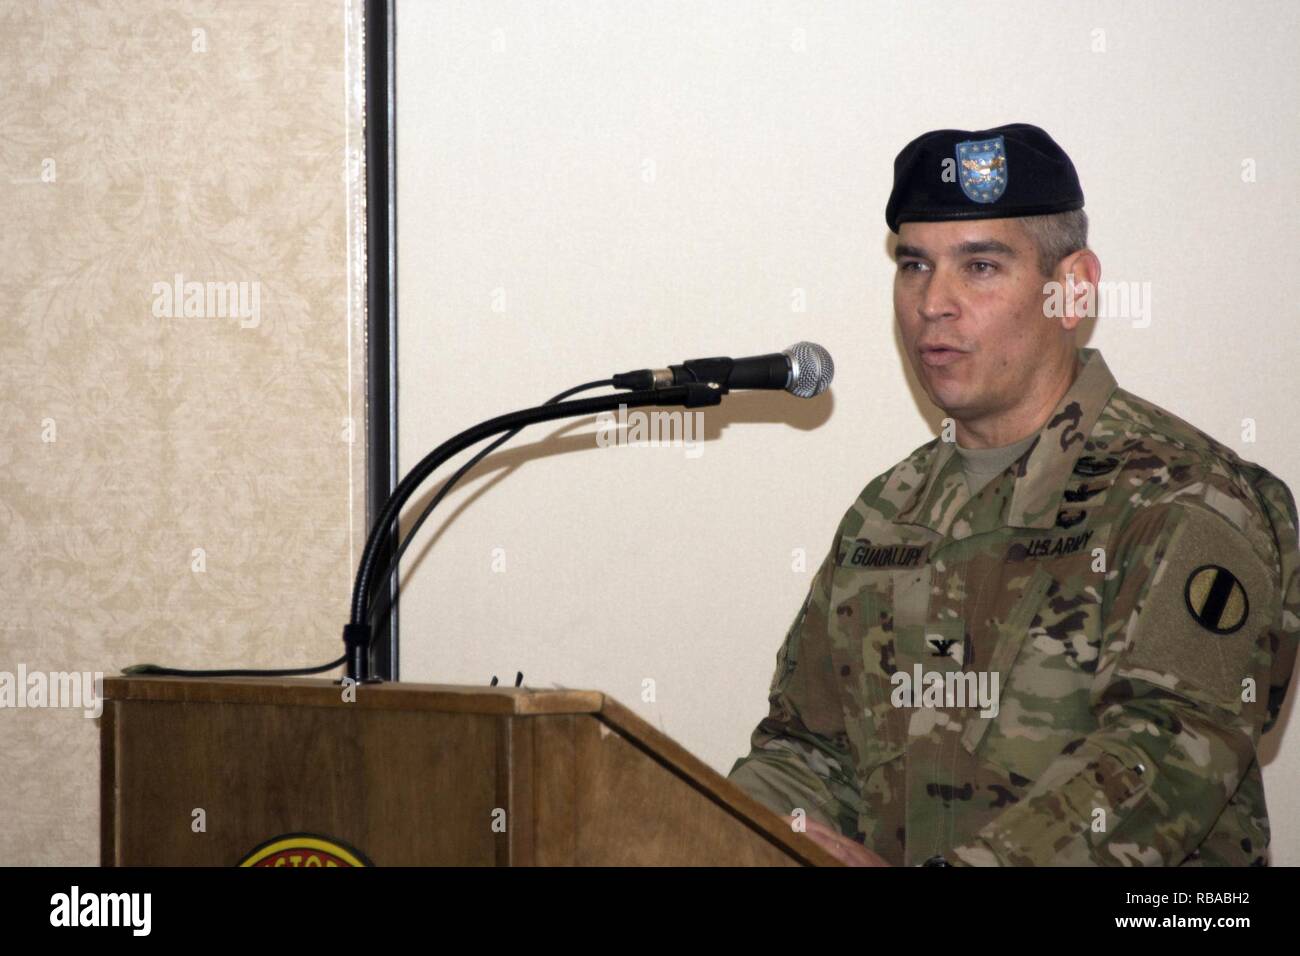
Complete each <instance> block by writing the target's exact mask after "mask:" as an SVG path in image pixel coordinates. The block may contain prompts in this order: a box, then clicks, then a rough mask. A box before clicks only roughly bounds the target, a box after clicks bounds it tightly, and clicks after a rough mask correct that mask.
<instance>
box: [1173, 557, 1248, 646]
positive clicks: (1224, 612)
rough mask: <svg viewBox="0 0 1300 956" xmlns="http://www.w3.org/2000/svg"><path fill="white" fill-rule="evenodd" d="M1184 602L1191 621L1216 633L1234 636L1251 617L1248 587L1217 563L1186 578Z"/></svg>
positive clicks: (1199, 569) (1197, 570) (1203, 567)
mask: <svg viewBox="0 0 1300 956" xmlns="http://www.w3.org/2000/svg"><path fill="white" fill-rule="evenodd" d="M1183 600H1184V601H1186V602H1187V610H1189V611H1190V612H1191V614H1192V619H1193V620H1194V621H1196V623H1197V624H1199V625H1201V627H1203V628H1205V629H1206V630H1207V631H1211V632H1213V633H1215V634H1231V633H1232V632H1233V631H1235V630H1237V629H1238V628H1240V627H1241V625H1243V624H1245V623H1246V618H1247V617H1248V616H1249V614H1250V598H1249V597H1248V596H1247V594H1246V588H1245V586H1244V585H1243V584H1242V583H1241V582H1240V581H1239V580H1237V577H1236V575H1234V574H1233V573H1232V572H1231V571H1229V570H1228V569H1227V568H1225V567H1221V566H1220V565H1217V564H1203V565H1201V566H1200V567H1199V568H1195V569H1194V570H1193V571H1192V573H1191V574H1189V575H1187V584H1186V585H1185V586H1184V587H1183Z"/></svg>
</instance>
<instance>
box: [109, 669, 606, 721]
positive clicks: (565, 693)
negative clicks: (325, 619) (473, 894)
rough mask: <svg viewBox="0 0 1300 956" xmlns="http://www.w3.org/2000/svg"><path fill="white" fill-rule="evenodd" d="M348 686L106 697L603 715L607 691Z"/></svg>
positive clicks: (166, 680)
mask: <svg viewBox="0 0 1300 956" xmlns="http://www.w3.org/2000/svg"><path fill="white" fill-rule="evenodd" d="M348 690H349V695H348V696H351V698H352V699H351V700H347V699H345V694H344V691H345V688H344V687H343V685H342V684H340V683H338V682H337V681H332V680H328V679H322V678H263V677H223V678H209V677H106V678H104V699H105V700H119V701H127V700H152V701H182V702H186V701H193V702H198V701H203V702H207V703H229V704H295V705H297V706H301V707H332V706H340V707H360V708H365V709H376V710H432V711H441V712H444V713H446V712H462V713H471V714H501V715H518V716H528V715H533V714H598V713H600V712H601V711H602V710H603V709H604V708H605V703H606V698H605V695H604V694H602V693H600V692H599V691H593V690H569V689H567V688H565V689H549V688H532V687H474V686H468V685H464V684H407V683H402V682H391V683H387V682H386V683H376V684H357V685H354V686H353V687H351V688H348Z"/></svg>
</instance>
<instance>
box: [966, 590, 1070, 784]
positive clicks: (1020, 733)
mask: <svg viewBox="0 0 1300 956" xmlns="http://www.w3.org/2000/svg"><path fill="white" fill-rule="evenodd" d="M1053 580H1054V579H1053V577H1052V575H1051V574H1050V573H1049V572H1048V571H1047V570H1046V569H1045V568H1044V567H1043V566H1041V565H1040V566H1038V567H1036V568H1035V569H1034V573H1033V574H1032V575H1031V576H1030V579H1029V582H1028V583H1027V584H1026V585H1025V590H1024V592H1023V593H1022V594H1021V596H1020V599H1019V600H1018V601H1017V602H1016V604H1015V606H1014V607H1013V608H1012V609H1011V612H1010V613H1009V614H1008V615H1007V619H1006V620H1005V621H1004V622H1003V623H1002V624H1001V626H1000V627H999V628H998V631H997V639H996V642H995V644H994V647H993V653H992V654H991V655H990V657H989V660H988V664H987V665H986V667H987V670H988V672H989V686H990V687H992V686H993V681H994V679H995V678H996V692H995V693H993V694H992V699H993V700H994V701H995V702H996V705H997V709H996V713H994V714H991V715H989V716H981V714H980V712H979V711H972V712H971V716H970V717H969V718H967V722H966V726H965V727H964V728H963V730H962V735H961V743H962V746H963V747H964V748H965V749H966V750H967V752H969V753H971V754H973V755H975V756H976V757H977V758H978V759H980V760H981V761H987V762H988V763H991V764H993V765H995V766H997V767H999V768H1001V769H1002V770H1004V771H1008V772H1010V773H1013V774H1015V775H1016V776H1018V777H1021V778H1024V779H1025V780H1034V779H1036V778H1037V777H1038V776H1039V774H1040V773H1041V772H1042V770H1043V769H1044V768H1045V767H1046V766H1047V765H1048V764H1049V763H1050V762H1051V761H1052V760H1054V759H1055V758H1056V756H1057V755H1058V754H1059V753H1060V752H1061V749H1062V748H1063V747H1064V746H1065V744H1066V743H1068V742H1069V740H1070V739H1072V737H1074V736H1078V733H1077V731H1071V730H1064V729H1058V728H1057V727H1054V726H1051V722H1050V721H1044V720H1042V719H1041V716H1035V715H1036V714H1038V715H1041V711H1042V708H1043V706H1044V704H1045V702H1044V700H1043V698H1042V696H1041V695H1040V694H1039V693H1038V690H1039V689H1038V688H1035V687H1034V686H1033V683H1032V680H1027V679H1026V675H1027V674H1028V673H1029V671H1030V670H1032V668H1031V667H1029V666H1028V665H1029V664H1031V663H1032V662H1031V661H1030V660H1029V658H1030V657H1031V656H1032V655H1033V654H1034V651H1033V650H1032V648H1031V649H1029V650H1028V651H1027V650H1026V646H1025V645H1026V642H1027V640H1028V631H1029V626H1030V624H1031V623H1032V622H1033V620H1034V617H1035V615H1036V614H1037V613H1038V611H1039V609H1040V608H1041V607H1042V605H1043V601H1044V600H1045V599H1046V597H1047V592H1048V590H1049V589H1050V588H1051V586H1052V584H1053ZM1049 706H1050V705H1049Z"/></svg>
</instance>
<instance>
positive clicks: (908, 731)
mask: <svg viewBox="0 0 1300 956" xmlns="http://www.w3.org/2000/svg"><path fill="white" fill-rule="evenodd" d="M949 158H951V159H953V160H955V162H954V163H953V164H952V165H953V166H954V167H955V168H956V171H957V172H958V174H959V176H958V178H957V180H956V181H953V180H952V179H951V178H949V177H948V176H947V175H946V174H945V173H944V170H945V169H948V168H949V166H948V164H947V163H945V162H944V160H946V159H949ZM1082 205H1083V196H1082V192H1081V190H1080V189H1079V185H1078V180H1077V177H1076V175H1075V172H1074V168H1073V166H1072V164H1071V163H1070V161H1069V158H1068V157H1067V156H1066V155H1065V153H1064V152H1063V151H1061V150H1060V148H1059V147H1058V146H1057V145H1056V144H1055V143H1054V142H1053V141H1052V140H1051V138H1050V137H1049V136H1048V135H1047V134H1046V133H1045V132H1043V131H1042V130H1040V129H1038V128H1036V127H1032V126H1027V125H1024V124H1017V125H1014V126H1007V127H1000V128H998V129H995V130H985V131H977V132H967V131H959V130H940V131H936V132H934V133H927V134H925V135H924V136H921V137H918V139H917V140H914V141H913V142H912V143H911V144H909V145H908V147H906V148H905V149H904V150H903V152H902V153H901V154H900V155H899V157H898V161H897V162H896V164H895V183H894V191H893V194H892V196H891V198H890V203H889V207H888V209H887V212H886V219H887V221H888V224H889V226H890V229H891V230H893V231H895V232H897V233H898V234H899V236H898V247H897V251H896V257H897V260H898V273H897V278H896V280H895V288H894V300H895V312H896V317H897V320H898V323H899V328H900V332H901V333H902V338H903V341H904V345H905V350H906V352H907V354H908V358H909V360H910V361H911V362H912V364H913V367H914V368H915V369H916V373H917V376H918V378H919V379H920V380H921V382H922V385H923V386H924V387H925V389H926V391H927V393H928V394H929V396H930V397H931V399H932V400H933V401H934V402H935V403H936V404H937V405H938V406H939V407H941V408H942V409H944V411H945V412H946V413H947V414H948V415H949V416H950V418H949V419H948V420H947V421H948V422H949V425H950V426H951V425H954V424H955V429H951V430H952V431H953V434H951V435H941V436H940V437H938V438H935V439H934V440H932V441H930V442H927V443H926V444H924V445H922V446H921V447H920V448H918V449H916V450H915V451H914V452H913V453H912V454H911V455H909V456H908V457H907V458H906V459H905V460H904V461H902V462H900V463H899V464H897V465H895V466H894V467H893V468H890V469H889V470H888V471H887V472H885V473H884V474H882V475H880V476H878V477H877V478H876V479H875V480H873V481H872V482H871V483H870V484H869V485H867V487H866V489H865V490H864V491H863V492H862V494H861V496H860V497H859V499H858V500H857V501H856V502H855V503H854V505H853V507H852V508H850V509H849V511H848V513H847V514H846V515H845V517H844V520H843V521H842V522H841V523H840V526H839V528H838V529H837V530H836V533H835V537H834V539H833V541H832V543H831V548H830V553H829V554H828V555H827V556H826V559H825V561H824V562H823V564H822V565H821V568H820V570H819V571H818V572H817V574H816V577H815V579H814V581H813V584H812V587H811V590H810V592H809V594H808V598H807V599H806V600H805V602H804V605H803V608H802V609H801V610H800V612H799V614H798V616H797V618H796V620H795V622H794V625H793V626H792V627H791V629H790V631H789V633H788V634H787V636H786V639H785V642H784V644H783V645H782V647H781V649H780V652H779V653H778V655H777V667H776V674H775V676H774V678H773V681H772V686H771V691H770V697H769V701H770V711H769V715H768V716H767V718H766V719H764V720H763V721H762V722H761V723H759V725H758V728H757V729H756V730H755V732H754V734H753V738H752V741H751V743H752V748H751V750H750V753H749V754H748V756H746V757H743V758H741V759H740V760H738V761H737V762H736V764H735V766H733V767H732V769H731V772H730V775H729V777H730V779H731V780H732V781H734V782H735V783H737V784H738V785H739V786H741V787H743V788H744V789H745V790H747V791H748V792H749V793H751V794H752V795H753V796H755V797H756V798H757V799H759V800H760V801H762V802H763V803H765V804H766V805H768V806H770V807H771V808H773V809H774V810H776V811H778V812H780V813H782V814H786V815H791V816H792V820H793V821H795V822H803V821H806V827H807V830H808V833H809V835H810V836H812V837H814V838H816V839H817V840H818V842H820V843H822V844H823V845H825V846H826V847H827V848H828V849H830V850H831V851H832V852H833V853H835V854H836V855H838V856H840V857H841V859H843V860H844V861H845V862H851V863H863V864H867V865H890V864H892V865H916V864H921V863H929V864H931V865H954V866H960V865H974V866H999V865H1000V866H1017V865H1094V864H1095V865H1153V864H1154V865H1159V864H1164V865H1194V864H1200V865H1208V864H1214V865H1261V864H1265V863H1267V859H1268V858H1267V847H1268V843H1269V824H1268V813H1267V810H1266V807H1265V802H1264V791H1263V782H1262V778H1261V775H1260V767H1259V762H1258V759H1257V747H1258V744H1259V740H1260V736H1261V735H1262V734H1263V733H1264V732H1266V731H1267V730H1269V729H1270V728H1271V727H1272V726H1273V724H1274V723H1275V722H1276V720H1277V716H1278V711H1279V709H1280V707H1281V704H1282V700H1283V697H1284V695H1285V693H1286V688H1287V684H1288V682H1289V679H1290V675H1291V671H1292V669H1293V665H1294V661H1295V654H1296V644H1297V639H1298V637H1300V548H1298V545H1297V517H1296V507H1295V502H1294V499H1293V497H1292V495H1291V493H1290V491H1289V490H1288V489H1287V487H1286V486H1285V485H1284V484H1283V483H1282V482H1281V481H1279V480H1278V479H1277V478H1276V477H1274V476H1273V475H1272V474H1270V473H1269V472H1268V471H1266V470H1265V469H1263V468H1261V467H1259V466H1258V465H1256V464H1253V463H1251V462H1248V461H1244V460H1242V459H1241V458H1239V457H1238V456H1237V455H1236V454H1235V453H1234V452H1233V451H1232V450H1231V449H1229V448H1227V447H1225V446H1223V445H1221V444H1219V443H1218V442H1217V441H1215V440H1214V439H1212V438H1211V437H1209V436H1208V435H1206V434H1204V433H1203V432H1201V431H1199V430H1197V429H1196V428H1194V427H1193V426H1191V425H1189V424H1188V423H1187V422H1185V421H1183V420H1181V419H1179V418H1177V417H1176V416H1174V415H1172V414H1170V413H1169V412H1167V411H1165V410H1163V409H1161V408H1159V407H1157V406H1156V405H1153V404H1152V403H1150V402H1148V401H1145V400H1143V399H1141V398H1139V397H1137V396H1135V395H1133V394H1132V393H1130V392H1128V391H1126V390H1124V389H1122V388H1118V387H1117V386H1116V382H1115V379H1114V377H1113V376H1112V375H1111V372H1110V370H1109V369H1108V368H1107V366H1106V363H1105V362H1104V361H1103V360H1102V357H1101V354H1100V353H1099V352H1098V351H1097V350H1095V349H1090V348H1077V347H1076V345H1075V343H1074V335H1073V333H1074V328H1075V327H1076V325H1077V324H1078V321H1079V319H1078V318H1075V317H1073V316H1072V315H1069V314H1067V315H1063V316H1055V317H1045V310H1044V301H1045V299H1046V298H1047V293H1046V291H1045V283H1046V282H1047V281H1049V280H1055V281H1056V282H1058V283H1061V285H1060V286H1057V288H1061V287H1066V288H1068V289H1070V294H1071V295H1083V294H1086V290H1088V289H1090V288H1091V289H1095V285H1096V282H1097V281H1098V278H1099V276H1100V265H1099V263H1098V262H1097V258H1096V256H1095V255H1094V254H1093V253H1092V252H1091V251H1089V250H1088V249H1087V248H1086V219H1085V218H1083V216H1084V214H1083V212H1082V209H1081V207H1082ZM1070 277H1073V280H1071V278H1070ZM1081 311H1082V310H1079V311H1077V312H1075V314H1079V312H1081ZM943 346H946V348H941V347H943ZM948 430H949V429H945V431H948ZM945 438H946V439H947V440H945ZM953 439H955V440H953ZM981 681H982V683H981ZM908 689H911V690H914V691H915V694H913V695H912V696H909V695H908V694H907V693H906V691H907V690H908ZM979 689H983V690H984V691H985V695H984V697H983V699H980V697H979V694H978V690H979ZM963 690H964V691H966V692H967V693H966V696H965V697H964V698H963V697H961V696H959V694H960V692H961V691H963ZM963 705H965V706H963Z"/></svg>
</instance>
